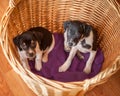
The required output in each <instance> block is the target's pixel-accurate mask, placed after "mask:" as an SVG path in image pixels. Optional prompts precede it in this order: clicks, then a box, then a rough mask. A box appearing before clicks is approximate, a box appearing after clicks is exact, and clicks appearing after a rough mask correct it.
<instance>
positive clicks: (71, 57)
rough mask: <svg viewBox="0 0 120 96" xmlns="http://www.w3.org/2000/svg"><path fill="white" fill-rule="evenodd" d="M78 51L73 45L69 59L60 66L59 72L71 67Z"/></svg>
mask: <svg viewBox="0 0 120 96" xmlns="http://www.w3.org/2000/svg"><path fill="white" fill-rule="evenodd" d="M76 52H77V49H76V48H75V47H72V49H71V51H70V54H69V56H68V58H67V60H66V61H65V63H64V64H63V65H62V66H60V68H59V72H65V71H66V70H67V69H68V68H69V67H70V65H71V62H72V59H73V58H74V56H75V54H76Z"/></svg>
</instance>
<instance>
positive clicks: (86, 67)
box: [83, 51, 96, 74]
mask: <svg viewBox="0 0 120 96" xmlns="http://www.w3.org/2000/svg"><path fill="white" fill-rule="evenodd" d="M95 55H96V51H91V52H90V57H89V59H88V61H87V63H86V66H85V68H84V70H83V71H84V72H85V73H86V74H89V73H90V72H91V67H92V63H93V61H94V58H95Z"/></svg>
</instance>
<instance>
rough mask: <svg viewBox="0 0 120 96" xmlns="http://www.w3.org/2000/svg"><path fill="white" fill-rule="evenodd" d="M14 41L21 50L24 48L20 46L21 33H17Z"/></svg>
mask: <svg viewBox="0 0 120 96" xmlns="http://www.w3.org/2000/svg"><path fill="white" fill-rule="evenodd" d="M13 43H14V44H15V45H16V46H17V47H18V48H19V50H22V49H21V48H20V35H17V36H16V37H14V38H13Z"/></svg>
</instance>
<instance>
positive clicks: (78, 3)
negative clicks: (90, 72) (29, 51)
mask: <svg viewBox="0 0 120 96" xmlns="http://www.w3.org/2000/svg"><path fill="white" fill-rule="evenodd" d="M66 20H80V21H85V22H89V23H90V24H91V25H93V26H94V27H95V28H96V30H97V31H98V34H99V38H102V42H101V43H100V46H101V48H102V51H103V52H104V56H105V61H104V64H103V68H102V71H101V72H100V73H99V74H98V75H97V76H95V77H93V78H91V79H87V80H84V81H81V82H69V83H63V82H58V81H54V80H48V79H46V78H43V77H41V76H37V75H35V74H33V73H32V72H30V71H28V70H25V69H24V68H23V67H22V66H21V64H20V62H19V58H18V57H19V56H18V54H17V51H16V49H15V47H14V45H13V42H12V40H13V37H15V36H16V35H18V34H20V33H21V32H23V31H25V30H27V29H29V28H31V27H35V26H42V27H45V28H47V29H48V30H50V31H52V32H63V28H62V24H63V21H66ZM0 42H1V46H2V49H3V51H4V54H5V56H6V58H7V60H8V61H9V63H10V65H11V66H12V68H13V69H14V70H15V72H17V73H18V74H19V75H20V76H21V78H22V79H23V80H24V81H25V83H26V84H27V85H28V86H29V87H30V88H31V89H32V91H34V92H35V93H36V94H37V96H76V95H77V96H83V95H84V94H85V92H86V91H88V90H90V89H92V88H94V87H95V86H96V85H99V84H102V83H104V82H105V81H107V79H108V78H109V77H110V76H111V75H113V74H114V73H116V72H117V70H118V69H119V68H120V6H119V5H118V3H117V2H116V1H115V0H10V3H9V6H8V8H7V10H6V12H5V14H4V16H3V18H2V21H1V25H0Z"/></svg>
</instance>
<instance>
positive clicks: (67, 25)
mask: <svg viewBox="0 0 120 96" xmlns="http://www.w3.org/2000/svg"><path fill="white" fill-rule="evenodd" d="M69 25H70V21H65V22H63V27H64V30H66V28H67V27H69Z"/></svg>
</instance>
